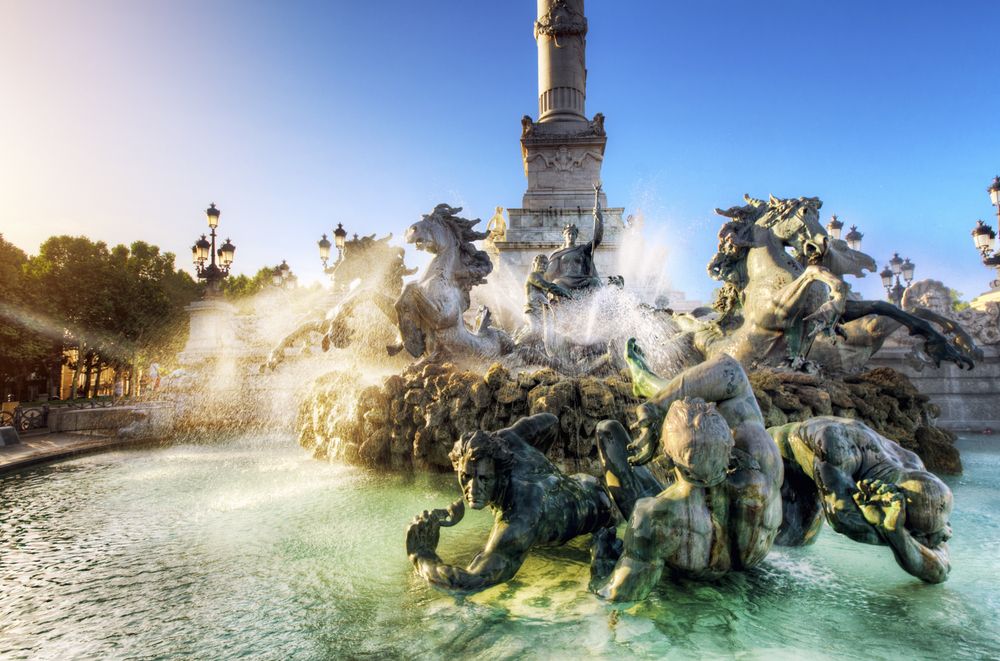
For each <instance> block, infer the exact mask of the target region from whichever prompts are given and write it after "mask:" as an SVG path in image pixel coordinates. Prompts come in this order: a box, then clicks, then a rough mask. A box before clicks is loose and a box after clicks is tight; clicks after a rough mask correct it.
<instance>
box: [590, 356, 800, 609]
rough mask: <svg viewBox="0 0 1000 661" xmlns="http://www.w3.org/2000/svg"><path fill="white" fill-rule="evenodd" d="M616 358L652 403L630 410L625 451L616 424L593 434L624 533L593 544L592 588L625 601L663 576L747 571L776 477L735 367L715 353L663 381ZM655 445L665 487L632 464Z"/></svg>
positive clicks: (763, 535) (632, 359)
mask: <svg viewBox="0 0 1000 661" xmlns="http://www.w3.org/2000/svg"><path fill="white" fill-rule="evenodd" d="M626 360H627V361H628V363H629V367H630V370H631V371H632V375H633V381H634V383H635V384H636V386H637V387H638V389H639V391H640V392H641V393H642V394H644V395H645V396H650V395H652V396H651V398H650V399H649V401H647V402H646V403H645V404H643V405H642V406H640V411H639V413H640V418H641V422H640V424H641V425H642V428H643V433H642V436H641V437H640V438H639V439H638V440H637V441H636V442H635V443H629V441H630V437H629V435H628V432H627V431H626V430H625V428H624V427H623V426H622V425H621V424H620V423H618V422H617V421H613V420H605V421H603V422H601V423H600V424H599V425H598V428H597V435H598V450H599V452H600V460H601V468H602V472H603V474H604V476H605V481H606V483H607V487H608V490H609V491H610V493H611V495H612V497H613V498H614V501H615V504H616V505H617V506H618V509H619V510H620V511H621V513H622V515H623V516H624V517H626V518H627V519H628V526H627V528H626V531H625V538H624V544H621V543H617V540H614V538H613V531H609V532H602V533H601V534H600V535H599V536H597V537H596V538H595V542H594V545H593V565H592V574H593V581H592V583H591V587H592V589H594V590H595V591H596V592H597V593H598V594H599V595H600V596H602V597H604V598H607V599H611V600H614V601H634V600H639V599H644V598H645V597H646V596H647V595H648V594H649V592H650V591H651V590H652V589H653V587H655V586H656V584H657V583H658V582H659V580H660V577H661V575H662V573H663V571H664V570H667V571H668V573H670V574H674V575H679V576H690V577H695V578H715V577H719V576H722V575H724V574H726V573H727V572H729V571H732V570H743V569H748V568H750V567H753V566H754V565H756V564H757V563H759V562H760V561H761V560H763V559H764V557H765V556H766V555H767V553H768V551H770V549H771V544H772V542H773V540H774V537H775V535H776V534H777V532H778V527H779V525H780V523H781V496H780V490H781V481H782V477H783V469H782V463H781V457H780V455H779V454H778V451H777V448H776V447H775V446H774V442H773V441H772V440H771V438H770V437H769V436H768V434H767V431H766V430H765V429H764V419H763V416H762V415H761V412H760V408H759V407H758V406H757V401H756V399H755V398H754V395H753V391H752V390H751V388H750V382H749V380H748V379H747V376H746V374H745V373H744V371H743V369H742V368H741V367H740V364H739V363H738V362H737V361H736V360H734V359H733V358H730V357H729V356H727V355H725V354H721V355H719V356H718V357H715V358H713V359H711V360H709V361H706V362H705V363H702V364H700V365H697V366H695V367H693V368H691V369H689V370H687V371H685V372H683V373H682V374H680V375H678V376H677V377H676V378H674V379H673V380H671V381H669V382H667V381H664V380H663V379H660V378H659V377H657V376H656V375H655V374H653V373H652V372H651V371H650V370H649V368H648V366H647V365H646V363H645V360H644V358H643V356H642V352H641V351H640V350H639V348H638V347H637V346H636V344H635V340H629V343H628V351H627V355H626ZM664 411H665V412H666V415H664ZM661 437H662V439H663V442H662V447H663V455H664V459H665V460H666V463H667V467H668V468H670V469H671V472H672V478H673V481H672V483H667V484H665V483H664V482H662V481H660V480H658V479H657V478H656V477H655V476H654V474H653V472H652V471H650V470H649V468H647V467H646V466H644V465H642V464H645V463H648V462H649V461H650V460H651V459H652V458H653V457H654V455H655V454H656V450H657V448H658V447H659V446H660V439H661ZM628 450H637V451H638V454H637V455H634V456H629V455H628ZM612 563H614V566H613V568H612V567H611V565H612Z"/></svg>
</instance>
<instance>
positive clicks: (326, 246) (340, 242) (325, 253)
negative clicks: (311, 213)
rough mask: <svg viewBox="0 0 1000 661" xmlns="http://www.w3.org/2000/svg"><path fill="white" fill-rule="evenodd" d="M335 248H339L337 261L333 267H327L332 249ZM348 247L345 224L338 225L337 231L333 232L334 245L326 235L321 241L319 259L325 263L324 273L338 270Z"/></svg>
mask: <svg viewBox="0 0 1000 661" xmlns="http://www.w3.org/2000/svg"><path fill="white" fill-rule="evenodd" d="M331 245H332V246H334V247H336V248H337V261H336V262H334V263H333V266H331V267H329V268H328V267H327V262H328V261H329V259H330V247H331ZM346 245H347V230H345V229H344V224H343V223H337V229H335V230H333V244H331V243H330V240H329V239H327V238H326V234H324V235H323V238H322V239H320V240H319V259H320V261H321V262H323V272H324V273H326V274H328V275H329V274H331V273H333V269H334V268H336V266H337V264H340V260H342V259H344V247H345V246H346Z"/></svg>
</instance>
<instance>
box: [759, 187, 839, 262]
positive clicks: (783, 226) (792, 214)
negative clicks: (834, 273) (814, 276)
mask: <svg viewBox="0 0 1000 661" xmlns="http://www.w3.org/2000/svg"><path fill="white" fill-rule="evenodd" d="M822 206H823V202H822V200H820V199H819V198H818V197H798V198H789V199H779V198H776V197H774V196H773V195H772V196H770V199H769V200H768V203H767V211H766V212H765V213H764V214H763V215H762V216H761V218H760V219H759V220H758V221H757V225H758V226H761V227H765V228H766V229H767V230H768V231H769V232H770V233H771V235H772V236H774V238H775V239H777V240H778V241H780V242H781V245H782V246H784V247H786V248H791V250H792V253H793V256H794V257H795V258H796V259H797V260H798V261H799V262H801V263H820V262H822V260H823V257H824V256H825V255H826V253H827V251H828V250H829V248H830V237H829V235H828V234H827V233H826V230H824V229H823V226H822V225H820V222H819V210H820V209H821V208H822Z"/></svg>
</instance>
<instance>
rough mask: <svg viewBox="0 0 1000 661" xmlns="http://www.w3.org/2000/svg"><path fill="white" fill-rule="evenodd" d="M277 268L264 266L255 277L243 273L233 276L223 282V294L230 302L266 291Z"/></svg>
mask: <svg viewBox="0 0 1000 661" xmlns="http://www.w3.org/2000/svg"><path fill="white" fill-rule="evenodd" d="M276 268H277V266H264V267H262V268H261V269H259V270H258V271H257V272H256V273H255V274H254V275H253V276H247V275H245V274H243V273H240V274H239V275H231V276H229V277H228V278H226V279H225V280H223V281H222V293H223V294H224V295H225V296H226V298H228V299H230V300H238V299H241V298H248V297H250V296H253V295H254V294H257V293H259V292H261V291H263V290H264V289H266V288H267V287H268V286H269V285H270V284H271V279H272V278H273V277H274V271H275V269H276Z"/></svg>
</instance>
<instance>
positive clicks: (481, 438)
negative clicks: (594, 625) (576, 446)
mask: <svg viewBox="0 0 1000 661" xmlns="http://www.w3.org/2000/svg"><path fill="white" fill-rule="evenodd" d="M558 433H559V419H558V418H557V417H556V416H554V415H552V414H550V413H539V414H536V415H533V416H530V417H527V418H522V419H521V420H519V421H518V422H517V423H515V424H514V425H513V426H512V427H509V428H507V429H501V430H499V431H496V432H485V431H478V432H474V433H471V434H466V435H464V436H463V437H462V438H461V439H459V441H458V442H456V443H455V447H454V449H453V450H452V452H451V460H452V463H453V465H454V468H455V472H456V473H457V476H458V481H459V485H460V486H461V488H462V495H463V498H464V503H463V501H461V500H460V501H457V502H456V503H454V504H453V505H452V506H451V507H450V508H449V509H448V510H447V512H446V511H445V510H434V511H424V512H423V513H422V514H420V515H419V516H417V517H416V518H415V519H414V520H413V522H412V523H410V526H409V527H408V528H407V531H406V553H407V555H408V556H409V558H410V562H411V563H413V566H414V568H415V569H416V571H417V573H418V574H420V576H421V577H423V578H424V580H426V581H427V582H428V583H429V584H430V585H432V586H433V587H435V588H438V589H440V590H444V591H446V592H449V593H453V594H470V593H474V592H479V591H481V590H485V589H486V588H489V587H491V586H493V585H497V584H498V583H503V582H505V581H508V580H510V579H511V578H512V577H513V576H514V574H516V573H517V571H518V569H520V568H521V565H522V564H523V563H524V559H525V557H526V556H527V554H528V551H529V550H530V549H531V548H532V547H534V546H536V545H540V544H563V543H565V542H568V541H569V540H571V539H573V538H574V537H577V536H579V535H585V534H587V533H594V532H597V531H598V530H601V529H603V528H605V527H607V526H609V525H612V523H613V520H614V514H613V508H612V506H611V499H610V498H609V497H608V494H607V492H606V491H605V490H604V488H603V486H602V485H601V483H600V481H598V480H597V479H596V478H594V477H592V476H590V475H573V476H568V475H565V474H563V473H562V472H561V471H560V470H559V469H558V468H556V466H555V465H554V464H552V462H550V461H549V460H548V459H546V458H545V454H544V452H545V450H547V449H548V448H549V447H550V446H551V445H552V443H553V442H554V441H555V439H556V437H557V436H558ZM466 504H467V505H468V506H469V507H472V508H473V509H483V508H484V507H490V508H491V509H492V510H493V511H494V512H495V513H496V523H495V524H494V526H493V531H492V532H491V533H490V537H489V540H488V541H487V542H486V546H485V548H484V549H483V551H482V552H481V553H479V554H478V555H477V556H476V557H475V558H474V559H473V561H472V563H471V564H470V565H469V566H468V567H467V568H465V569H463V568H461V567H456V566H453V565H449V564H447V563H445V562H444V561H443V560H442V559H441V558H440V557H439V556H438V555H437V551H436V549H437V545H438V540H439V537H440V528H441V527H442V525H444V526H448V525H454V524H455V523H457V522H458V521H459V520H460V519H461V516H462V515H463V514H464V507H465V505H466Z"/></svg>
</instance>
